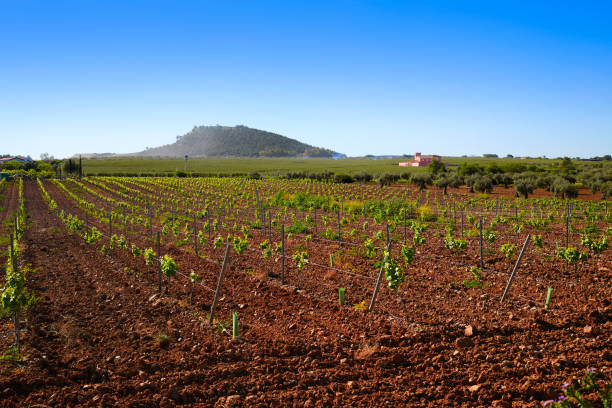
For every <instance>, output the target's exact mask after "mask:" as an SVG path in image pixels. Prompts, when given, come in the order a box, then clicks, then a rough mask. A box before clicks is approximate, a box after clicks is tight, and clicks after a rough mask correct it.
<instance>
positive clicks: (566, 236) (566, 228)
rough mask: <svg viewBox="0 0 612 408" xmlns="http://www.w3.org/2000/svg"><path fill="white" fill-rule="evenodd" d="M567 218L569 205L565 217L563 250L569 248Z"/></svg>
mask: <svg viewBox="0 0 612 408" xmlns="http://www.w3.org/2000/svg"><path fill="white" fill-rule="evenodd" d="M569 217H570V209H569V203H568V204H567V214H566V215H565V248H568V247H569Z"/></svg>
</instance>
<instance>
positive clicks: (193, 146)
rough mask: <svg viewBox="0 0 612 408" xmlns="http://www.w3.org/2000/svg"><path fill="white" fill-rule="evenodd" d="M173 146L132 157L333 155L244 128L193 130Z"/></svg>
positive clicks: (283, 138)
mask: <svg viewBox="0 0 612 408" xmlns="http://www.w3.org/2000/svg"><path fill="white" fill-rule="evenodd" d="M176 139H177V140H176V142H175V143H172V144H168V145H164V146H161V147H154V148H149V149H147V150H145V151H142V152H139V153H135V154H134V155H135V156H149V157H151V156H157V157H183V156H185V155H189V157H296V156H300V157H305V156H308V157H332V155H333V154H334V152H333V151H331V150H328V149H323V148H320V147H315V146H310V145H307V144H305V143H302V142H299V141H297V140H295V139H290V138H288V137H285V136H281V135H279V134H276V133H271V132H266V131H264V130H259V129H252V128H249V127H246V126H234V127H231V126H196V127H194V128H193V129H192V130H191V131H190V132H189V133H186V134H185V135H183V136H177V138H176Z"/></svg>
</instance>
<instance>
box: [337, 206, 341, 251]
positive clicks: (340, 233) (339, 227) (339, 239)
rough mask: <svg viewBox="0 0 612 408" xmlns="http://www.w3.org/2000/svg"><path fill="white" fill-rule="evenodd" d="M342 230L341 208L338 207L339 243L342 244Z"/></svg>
mask: <svg viewBox="0 0 612 408" xmlns="http://www.w3.org/2000/svg"><path fill="white" fill-rule="evenodd" d="M341 234H342V233H341V231H340V209H339V208H338V245H340V243H341V240H342V235H341Z"/></svg>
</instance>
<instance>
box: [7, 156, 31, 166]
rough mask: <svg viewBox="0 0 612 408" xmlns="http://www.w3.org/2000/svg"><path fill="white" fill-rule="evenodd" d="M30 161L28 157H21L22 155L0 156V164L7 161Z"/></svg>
mask: <svg viewBox="0 0 612 408" xmlns="http://www.w3.org/2000/svg"><path fill="white" fill-rule="evenodd" d="M31 161H32V159H30V158H29V157H22V156H11V157H2V158H0V164H4V163H7V162H19V163H26V162H31Z"/></svg>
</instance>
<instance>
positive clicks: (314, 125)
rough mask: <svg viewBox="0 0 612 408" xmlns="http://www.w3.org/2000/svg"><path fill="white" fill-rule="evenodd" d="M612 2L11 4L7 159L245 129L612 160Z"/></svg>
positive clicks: (5, 16)
mask: <svg viewBox="0 0 612 408" xmlns="http://www.w3.org/2000/svg"><path fill="white" fill-rule="evenodd" d="M610 21H612V3H609V2H595V1H590V2H584V1H580V2H579V1H575V2H564V1H554V2H553V1H551V2H539V1H529V2H527V1H511V0H508V1H503V2H501V1H500V2H498V1H454V0H449V1H435V0H432V1H420V2H412V1H384V0H378V1H332V0H329V1H315V0H310V1H297V0H296V1H293V0H284V1H265V0H260V1H233V0H219V1H205V0H199V1H180V0H174V1H155V0H146V1H144V0H143V1H129V0H123V1H103V0H98V1H93V0H91V1H83V0H74V1H62V0H56V1H29V0H12V1H5V0H0V141H1V142H2V143H1V146H2V147H1V149H0V153H6V154H8V153H10V154H22V155H31V156H32V157H33V158H38V157H39V155H40V154H41V153H49V154H51V155H53V156H55V157H58V158H61V157H68V156H71V155H73V154H75V153H84V152H97V153H102V152H114V153H129V152H136V151H140V150H144V149H145V147H155V146H160V145H163V144H168V143H172V142H174V141H175V140H176V136H177V135H182V134H185V133H187V132H188V131H189V130H191V129H192V128H193V127H194V126H199V125H216V124H220V125H226V126H234V125H245V126H249V127H254V128H258V129H263V130H267V131H271V132H276V133H280V134H282V135H284V136H288V137H291V138H294V139H298V140H300V141H302V142H305V143H308V144H311V145H315V146H320V147H326V148H329V149H333V150H335V151H338V152H341V153H345V154H347V155H349V156H359V155H366V154H375V155H377V154H381V155H382V154H413V153H414V152H416V151H420V152H422V153H423V154H432V153H435V154H441V155H447V156H460V155H464V154H466V155H480V154H484V153H496V154H499V155H500V156H505V155H506V154H513V155H515V156H524V155H529V156H547V157H558V156H570V157H592V156H600V155H604V154H610V153H612V24H611V23H610Z"/></svg>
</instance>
